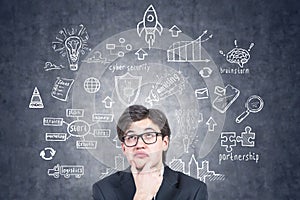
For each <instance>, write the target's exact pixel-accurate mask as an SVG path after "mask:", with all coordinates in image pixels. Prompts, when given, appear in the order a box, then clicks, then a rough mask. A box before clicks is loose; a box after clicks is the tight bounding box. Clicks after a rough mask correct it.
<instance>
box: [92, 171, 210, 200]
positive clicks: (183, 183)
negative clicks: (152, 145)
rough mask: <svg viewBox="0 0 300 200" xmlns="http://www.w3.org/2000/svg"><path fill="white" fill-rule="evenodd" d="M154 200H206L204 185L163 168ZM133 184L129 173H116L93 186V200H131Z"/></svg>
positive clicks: (133, 190)
mask: <svg viewBox="0 0 300 200" xmlns="http://www.w3.org/2000/svg"><path fill="white" fill-rule="evenodd" d="M163 176H164V178H163V182H162V185H161V186H160V188H159V191H158V193H157V194H156V198H155V199H156V200H207V199H208V197H207V196H208V195H207V187H206V184H205V183H203V182H201V181H199V180H197V179H194V178H192V177H190V176H187V175H185V174H183V173H181V172H176V171H173V170H171V169H170V168H169V167H167V166H165V169H164V175H163ZM135 190H136V188H135V184H134V180H133V176H132V174H131V173H130V171H129V172H123V171H120V172H117V173H115V174H112V175H110V176H108V177H106V178H104V179H102V180H100V181H98V182H97V183H95V184H94V185H93V197H94V199H95V200H132V199H133V197H134V194H135Z"/></svg>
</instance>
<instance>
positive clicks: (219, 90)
mask: <svg viewBox="0 0 300 200" xmlns="http://www.w3.org/2000/svg"><path fill="white" fill-rule="evenodd" d="M214 93H215V94H216V95H218V96H225V94H226V89H225V88H222V87H221V86H216V87H215V92H214Z"/></svg>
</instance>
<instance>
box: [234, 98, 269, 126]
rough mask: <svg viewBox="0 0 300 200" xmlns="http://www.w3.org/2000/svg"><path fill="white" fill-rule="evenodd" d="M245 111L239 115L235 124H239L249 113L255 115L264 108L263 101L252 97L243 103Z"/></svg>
mask: <svg viewBox="0 0 300 200" xmlns="http://www.w3.org/2000/svg"><path fill="white" fill-rule="evenodd" d="M245 107H246V111H244V112H243V113H242V114H240V115H239V116H238V117H237V118H236V119H235V122H236V123H241V122H242V121H243V120H244V119H245V118H246V117H247V116H248V115H249V114H250V113H257V112H259V111H261V109H262V108H263V107H264V101H263V100H262V98H261V97H260V96H257V95H252V96H250V97H249V98H248V99H247V101H246V103H245Z"/></svg>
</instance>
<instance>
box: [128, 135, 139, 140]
mask: <svg viewBox="0 0 300 200" xmlns="http://www.w3.org/2000/svg"><path fill="white" fill-rule="evenodd" d="M136 138H137V136H136V135H127V136H126V140H136Z"/></svg>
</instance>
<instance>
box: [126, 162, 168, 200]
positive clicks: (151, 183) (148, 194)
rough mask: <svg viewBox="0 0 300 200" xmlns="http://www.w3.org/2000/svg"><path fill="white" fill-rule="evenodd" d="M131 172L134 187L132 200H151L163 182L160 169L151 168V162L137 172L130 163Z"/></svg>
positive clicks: (132, 163) (134, 165) (133, 164)
mask: <svg viewBox="0 0 300 200" xmlns="http://www.w3.org/2000/svg"><path fill="white" fill-rule="evenodd" d="M131 172H132V175H133V178H134V183H135V187H136V192H135V195H134V198H133V200H152V198H153V197H154V196H155V195H156V193H157V192H158V190H159V188H160V185H161V183H162V180H163V177H162V175H161V169H157V168H151V162H148V163H146V165H145V166H144V167H143V169H142V170H141V171H138V170H137V169H136V164H135V163H134V161H132V162H131Z"/></svg>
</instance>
